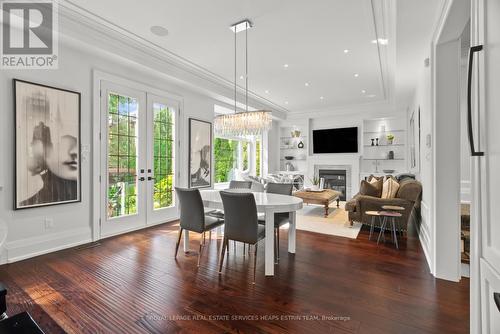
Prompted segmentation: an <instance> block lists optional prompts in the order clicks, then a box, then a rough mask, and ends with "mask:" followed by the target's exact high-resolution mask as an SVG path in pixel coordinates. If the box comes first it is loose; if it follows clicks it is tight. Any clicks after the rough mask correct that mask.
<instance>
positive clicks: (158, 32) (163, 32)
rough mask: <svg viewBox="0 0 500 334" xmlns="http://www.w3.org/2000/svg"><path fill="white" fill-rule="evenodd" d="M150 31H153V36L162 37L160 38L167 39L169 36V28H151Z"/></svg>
mask: <svg viewBox="0 0 500 334" xmlns="http://www.w3.org/2000/svg"><path fill="white" fill-rule="evenodd" d="M149 31H151V33H152V34H153V35H156V36H160V37H165V36H167V35H168V30H167V28H165V27H162V26H151V28H149Z"/></svg>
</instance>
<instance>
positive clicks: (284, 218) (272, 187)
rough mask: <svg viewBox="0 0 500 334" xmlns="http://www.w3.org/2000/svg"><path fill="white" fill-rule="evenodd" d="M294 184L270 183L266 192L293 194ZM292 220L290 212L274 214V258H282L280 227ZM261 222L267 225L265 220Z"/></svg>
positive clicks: (260, 222)
mask: <svg viewBox="0 0 500 334" xmlns="http://www.w3.org/2000/svg"><path fill="white" fill-rule="evenodd" d="M292 190H293V184H291V183H268V184H267V187H266V193H270V194H279V195H288V196H292ZM288 222H290V214H289V213H288V212H284V213H281V212H280V213H275V214H274V258H275V260H276V262H277V261H279V259H280V227H281V226H283V225H285V224H286V223H288ZM259 224H262V225H265V224H266V222H265V221H264V220H259Z"/></svg>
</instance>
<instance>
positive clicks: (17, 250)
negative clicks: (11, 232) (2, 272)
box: [4, 226, 92, 263]
mask: <svg viewBox="0 0 500 334" xmlns="http://www.w3.org/2000/svg"><path fill="white" fill-rule="evenodd" d="M89 242H92V231H91V229H90V226H89V227H86V228H78V229H73V230H69V231H64V232H59V233H52V234H48V235H42V236H36V237H33V238H26V239H21V240H16V241H12V242H7V244H6V245H5V247H4V250H5V252H6V257H5V260H6V263H13V262H17V261H21V260H25V259H28V258H31V257H35V256H39V255H43V254H48V253H52V252H56V251H59V250H62V249H66V248H71V247H75V246H79V245H82V244H86V243H89Z"/></svg>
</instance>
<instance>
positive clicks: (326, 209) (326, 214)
mask: <svg viewBox="0 0 500 334" xmlns="http://www.w3.org/2000/svg"><path fill="white" fill-rule="evenodd" d="M328 209H329V207H328V203H326V204H325V218H328Z"/></svg>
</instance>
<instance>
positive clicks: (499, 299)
mask: <svg viewBox="0 0 500 334" xmlns="http://www.w3.org/2000/svg"><path fill="white" fill-rule="evenodd" d="M493 299H494V300H495V304H496V305H497V309H498V311H500V293H498V292H494V293H493Z"/></svg>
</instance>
